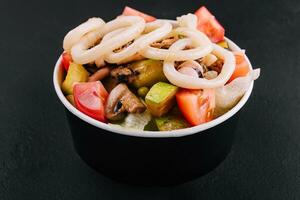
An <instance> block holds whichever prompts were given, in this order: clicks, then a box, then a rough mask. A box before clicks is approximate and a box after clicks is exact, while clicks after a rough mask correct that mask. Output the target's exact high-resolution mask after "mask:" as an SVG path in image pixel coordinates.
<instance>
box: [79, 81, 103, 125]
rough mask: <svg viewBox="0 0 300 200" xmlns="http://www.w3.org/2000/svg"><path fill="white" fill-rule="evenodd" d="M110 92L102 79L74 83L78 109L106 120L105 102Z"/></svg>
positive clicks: (93, 116)
mask: <svg viewBox="0 0 300 200" xmlns="http://www.w3.org/2000/svg"><path fill="white" fill-rule="evenodd" d="M107 97H108V93H107V91H106V90H105V88H104V87H103V85H102V83H101V82H100V81H95V82H88V83H77V84H75V85H74V101H75V106H76V108H77V109H78V110H80V111H81V112H83V113H84V114H86V115H88V116H90V117H92V118H94V119H97V120H99V121H102V122H106V119H105V113H104V104H105V102H106V99H107Z"/></svg>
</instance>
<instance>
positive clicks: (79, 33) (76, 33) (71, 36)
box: [63, 17, 105, 51]
mask: <svg viewBox="0 0 300 200" xmlns="http://www.w3.org/2000/svg"><path fill="white" fill-rule="evenodd" d="M104 24H105V22H104V21H103V20H102V19H101V18H95V17H94V18H90V19H88V20H87V21H86V22H84V23H82V24H80V25H79V26H77V27H76V28H74V29H73V30H71V31H70V32H68V33H67V35H66V36H65V38H64V41H63V48H64V50H65V51H70V50H71V48H72V47H73V46H74V45H75V44H77V43H78V42H79V41H80V40H81V38H82V37H83V36H84V35H85V34H87V33H89V32H91V31H94V30H98V29H100V28H101V27H102V26H103V25H104Z"/></svg>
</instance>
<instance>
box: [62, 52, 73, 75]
mask: <svg viewBox="0 0 300 200" xmlns="http://www.w3.org/2000/svg"><path fill="white" fill-rule="evenodd" d="M71 62H72V57H71V55H70V54H69V53H67V52H64V53H63V54H62V64H63V66H64V68H65V70H66V71H68V69H69V66H70V63H71Z"/></svg>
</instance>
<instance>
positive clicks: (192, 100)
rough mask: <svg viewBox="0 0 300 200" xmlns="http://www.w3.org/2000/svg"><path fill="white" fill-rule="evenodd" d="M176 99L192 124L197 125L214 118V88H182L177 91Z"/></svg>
mask: <svg viewBox="0 0 300 200" xmlns="http://www.w3.org/2000/svg"><path fill="white" fill-rule="evenodd" d="M176 100H177V104H178V107H179V109H180V111H181V113H182V114H183V116H184V117H185V119H186V120H187V121H188V122H189V123H190V124H191V125H193V126H196V125H199V124H202V123H205V122H208V121H211V120H212V119H213V111H214V108H215V91H214V89H204V90H189V89H180V90H179V91H178V92H177V93H176Z"/></svg>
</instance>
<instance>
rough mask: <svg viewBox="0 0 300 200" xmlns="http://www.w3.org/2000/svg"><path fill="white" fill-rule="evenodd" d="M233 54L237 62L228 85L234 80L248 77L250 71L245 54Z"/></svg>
mask: <svg viewBox="0 0 300 200" xmlns="http://www.w3.org/2000/svg"><path fill="white" fill-rule="evenodd" d="M233 54H234V56H235V62H236V65H235V70H234V72H233V74H232V75H231V77H230V79H229V80H228V82H227V83H230V82H231V81H233V80H234V79H236V78H238V77H244V76H247V74H248V73H249V71H250V68H249V65H248V62H247V61H246V59H245V54H244V52H242V51H236V52H233Z"/></svg>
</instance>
